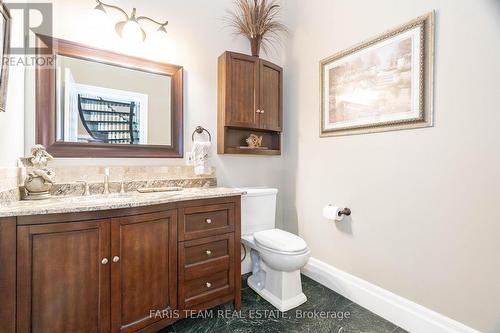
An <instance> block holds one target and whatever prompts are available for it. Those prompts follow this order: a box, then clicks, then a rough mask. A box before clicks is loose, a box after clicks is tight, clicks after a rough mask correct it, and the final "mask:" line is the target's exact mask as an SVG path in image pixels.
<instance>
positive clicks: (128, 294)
mask: <svg viewBox="0 0 500 333" xmlns="http://www.w3.org/2000/svg"><path fill="white" fill-rule="evenodd" d="M110 263H111V328H112V332H124V333H125V332H136V331H137V330H139V329H141V328H144V327H146V326H148V325H151V324H153V323H154V322H156V321H158V318H151V317H150V311H151V310H154V311H162V312H163V311H168V310H170V309H176V306H177V297H176V295H177V291H176V289H177V269H176V265H177V210H175V209H173V210H167V211H161V212H155V213H150V214H140V215H132V216H125V217H120V218H114V219H112V221H111V252H110Z"/></svg>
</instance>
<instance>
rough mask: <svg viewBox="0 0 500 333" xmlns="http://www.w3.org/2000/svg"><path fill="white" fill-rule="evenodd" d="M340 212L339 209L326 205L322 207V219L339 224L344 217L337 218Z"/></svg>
mask: <svg viewBox="0 0 500 333" xmlns="http://www.w3.org/2000/svg"><path fill="white" fill-rule="evenodd" d="M341 210H342V208H340V207H336V206H333V205H326V206H325V207H323V217H324V218H325V219H328V220H334V221H337V222H340V221H342V220H343V219H344V215H340V216H339V212H340V211H341Z"/></svg>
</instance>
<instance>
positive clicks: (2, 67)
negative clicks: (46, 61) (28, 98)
mask: <svg viewBox="0 0 500 333" xmlns="http://www.w3.org/2000/svg"><path fill="white" fill-rule="evenodd" d="M9 53H10V13H9V10H8V9H7V7H6V6H5V4H4V3H3V1H1V0H0V59H1V62H0V112H4V111H5V101H6V98H7V83H8V81H9V64H8V62H6V61H4V57H6V56H8V55H9Z"/></svg>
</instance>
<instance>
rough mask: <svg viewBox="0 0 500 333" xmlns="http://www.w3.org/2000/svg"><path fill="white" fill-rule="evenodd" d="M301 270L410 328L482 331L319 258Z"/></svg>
mask: <svg viewBox="0 0 500 333" xmlns="http://www.w3.org/2000/svg"><path fill="white" fill-rule="evenodd" d="M302 273H303V274H304V275H306V276H308V277H310V278H311V279H313V280H315V281H317V282H319V283H321V284H322V285H324V286H326V287H328V288H330V289H332V290H333V291H335V292H337V293H339V294H341V295H342V296H344V297H346V298H348V299H350V300H351V301H353V302H355V303H357V304H359V305H361V306H362V307H364V308H367V309H368V310H370V311H372V312H373V313H376V314H377V315H379V316H381V317H383V318H385V319H387V320H389V321H390V322H392V323H394V324H395V325H398V326H400V327H402V328H404V329H405V330H407V331H409V332H412V333H430V332H432V333H480V332H479V331H477V330H475V329H473V328H470V327H468V326H465V325H464V324H462V323H459V322H457V321H455V320H453V319H451V318H448V317H446V316H443V315H441V314H439V313H437V312H435V311H432V310H430V309H428V308H426V307H423V306H421V305H418V304H417V303H414V302H412V301H410V300H408V299H406V298H403V297H401V296H398V295H396V294H393V293H391V292H390V291H388V290H385V289H382V288H380V287H378V286H375V285H373V284H371V283H369V282H367V281H365V280H362V279H360V278H357V277H355V276H353V275H351V274H348V273H346V272H344V271H341V270H339V269H337V268H335V267H333V266H331V265H328V264H326V263H324V262H322V261H320V260H318V259H315V258H311V259H309V262H308V263H307V265H306V266H304V268H302Z"/></svg>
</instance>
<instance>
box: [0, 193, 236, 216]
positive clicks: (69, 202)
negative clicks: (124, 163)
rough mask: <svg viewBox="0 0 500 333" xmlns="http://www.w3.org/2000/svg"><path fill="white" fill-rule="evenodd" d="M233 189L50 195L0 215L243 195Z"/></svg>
mask: <svg viewBox="0 0 500 333" xmlns="http://www.w3.org/2000/svg"><path fill="white" fill-rule="evenodd" d="M243 193H244V191H242V190H241V189H235V188H223V187H212V188H186V189H184V190H182V191H178V192H163V193H138V192H127V193H125V194H110V195H92V196H81V197H75V196H73V197H54V198H50V199H46V200H41V201H17V202H13V203H11V204H8V205H5V206H2V207H0V217H8V216H27V215H43V214H61V213H76V212H88V211H97V210H109V209H120V208H132V207H141V206H150V205H158V204H164V203H170V202H177V201H187V200H196V199H209V198H221V197H230V196H236V195H241V194H243Z"/></svg>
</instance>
